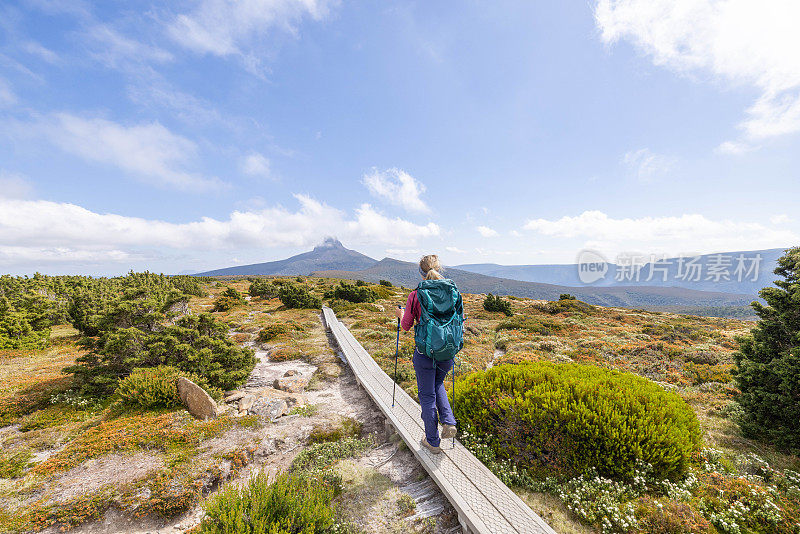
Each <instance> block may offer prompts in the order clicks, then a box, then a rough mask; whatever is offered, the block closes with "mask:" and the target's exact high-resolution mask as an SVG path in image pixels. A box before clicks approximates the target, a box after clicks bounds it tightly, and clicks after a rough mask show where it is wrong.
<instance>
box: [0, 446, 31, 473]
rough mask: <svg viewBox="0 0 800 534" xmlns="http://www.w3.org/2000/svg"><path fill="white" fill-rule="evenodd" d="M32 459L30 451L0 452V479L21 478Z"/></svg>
mask: <svg viewBox="0 0 800 534" xmlns="http://www.w3.org/2000/svg"><path fill="white" fill-rule="evenodd" d="M32 457H33V453H31V450H30V449H16V450H13V451H5V450H4V451H0V478H17V477H21V476H22V474H23V473H24V472H25V469H27V467H28V466H29V465H30V463H31V458H32Z"/></svg>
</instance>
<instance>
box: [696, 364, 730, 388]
mask: <svg viewBox="0 0 800 534" xmlns="http://www.w3.org/2000/svg"><path fill="white" fill-rule="evenodd" d="M732 370H733V366H732V365H725V364H719V365H707V364H702V363H692V362H688V363H687V364H686V374H687V375H688V377H689V379H690V380H691V381H692V384H693V385H700V384H705V383H706V382H723V383H726V382H730V381H731V380H732V379H733V376H732V375H731V371H732Z"/></svg>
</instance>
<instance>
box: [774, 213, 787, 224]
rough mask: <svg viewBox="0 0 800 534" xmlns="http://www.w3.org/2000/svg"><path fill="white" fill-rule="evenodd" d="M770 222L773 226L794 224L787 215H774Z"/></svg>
mask: <svg viewBox="0 0 800 534" xmlns="http://www.w3.org/2000/svg"><path fill="white" fill-rule="evenodd" d="M769 222H771V223H772V224H786V223H789V222H792V219H791V217H789V216H788V215H786V214H785V213H781V214H779V215H773V216H772V217H770V218H769Z"/></svg>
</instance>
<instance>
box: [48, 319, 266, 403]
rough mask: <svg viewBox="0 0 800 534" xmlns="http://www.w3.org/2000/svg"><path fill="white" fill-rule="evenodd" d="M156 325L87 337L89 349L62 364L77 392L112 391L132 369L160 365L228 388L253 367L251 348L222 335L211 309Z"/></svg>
mask: <svg viewBox="0 0 800 534" xmlns="http://www.w3.org/2000/svg"><path fill="white" fill-rule="evenodd" d="M141 313H147V311H146V310H145V311H141ZM134 321H135V322H137V324H140V323H143V322H144V321H142V320H140V319H138V318H135V319H134ZM156 325H157V326H158V329H156V326H149V325H147V324H142V325H141V326H140V327H138V328H136V327H129V328H116V329H111V330H108V331H106V332H104V333H103V335H102V336H101V337H100V338H99V339H97V340H94V341H92V343H91V347H92V351H91V352H89V353H88V354H84V355H82V356H80V357H78V358H77V360H76V363H75V365H71V366H69V367H67V368H65V369H64V371H65V372H67V373H73V374H74V378H75V386H76V389H77V391H78V392H79V393H80V394H81V395H84V396H86V397H102V396H105V395H108V394H110V393H112V392H113V391H114V390H115V389H116V387H117V385H118V381H119V380H120V378H124V377H126V376H128V375H129V374H130V373H131V371H133V369H134V368H136V367H157V366H159V365H170V366H172V367H176V368H178V369H180V370H181V371H183V372H185V373H193V374H195V375H199V376H202V377H203V378H204V379H205V380H206V382H207V384H208V386H209V387H210V388H211V389H212V390H216V389H220V390H229V389H235V388H237V387H239V386H240V385H241V384H243V383H244V382H245V381H246V380H247V378H248V377H249V376H250V372H251V371H252V370H253V367H255V364H256V358H255V354H254V352H253V350H252V349H249V348H243V347H240V346H238V345H237V344H236V343H234V342H233V341H232V340H231V339H230V338H229V337H228V335H227V333H228V327H227V326H226V325H225V324H224V323H222V322H220V321H217V320H216V319H215V318H214V317H213V316H212V315H211V314H208V313H201V314H200V315H187V316H184V317H181V318H180V319H178V320H177V321H175V323H174V324H169V325H159V324H158V323H156ZM150 328H152V330H151V329H150Z"/></svg>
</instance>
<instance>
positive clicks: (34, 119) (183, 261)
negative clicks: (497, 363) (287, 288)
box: [0, 0, 800, 274]
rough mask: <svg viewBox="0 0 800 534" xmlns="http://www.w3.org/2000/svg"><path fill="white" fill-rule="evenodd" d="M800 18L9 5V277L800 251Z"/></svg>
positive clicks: (4, 104)
mask: <svg viewBox="0 0 800 534" xmlns="http://www.w3.org/2000/svg"><path fill="white" fill-rule="evenodd" d="M798 10H799V8H798V7H797V6H796V5H793V2H791V1H788V0H784V1H769V2H759V3H756V2H741V1H736V0H726V1H712V0H693V1H688V0H680V1H672V0H601V1H599V2H560V1H550V2H529V1H493V2H477V1H462V2H448V1H445V2H394V1H386V2H347V1H339V2H337V1H333V0H243V1H241V2H229V1H226V0H196V1H192V2H127V3H119V2H102V3H95V4H92V3H82V2H80V1H76V0H71V1H67V0H28V1H11V2H4V3H3V5H2V6H0V271H2V272H10V273H14V274H24V273H32V272H34V271H36V270H38V271H41V272H50V273H86V274H116V273H120V272H125V271H127V270H129V269H131V268H133V269H144V268H149V269H151V270H155V271H164V272H178V271H182V270H203V269H208V268H215V267H222V266H228V265H233V264H242V263H253V262H258V261H268V260H272V259H278V258H282V257H286V256H287V255H290V254H294V253H297V252H301V251H304V250H307V249H308V248H310V247H311V246H313V245H314V244H315V243H318V242H319V241H321V240H322V238H323V237H324V236H326V235H336V236H338V237H339V238H340V239H341V240H342V241H343V242H344V244H345V245H346V246H348V247H351V248H356V249H358V250H360V251H362V252H364V253H366V254H369V255H371V256H373V257H376V258H381V257H384V256H393V257H398V258H402V259H416V258H417V257H418V256H419V255H420V254H422V253H428V252H438V253H439V254H440V256H441V257H442V258H443V259H444V261H445V263H447V264H451V265H452V264H459V263H471V262H495V263H507V264H508V263H565V262H572V261H573V260H574V259H575V257H576V254H577V253H578V251H580V250H581V249H583V248H592V249H597V250H599V251H601V252H602V253H604V254H606V255H607V256H610V257H613V256H614V255H615V254H618V253H620V252H631V251H636V252H642V253H656V254H660V253H667V254H679V253H695V252H699V253H709V252H719V251H728V250H749V249H759V248H771V247H782V246H791V245H797V244H798V236H800V215H798V210H797V208H798V201H797V199H798V198H800V170H798V169H800V150H798V149H799V148H800V135H798V132H799V131H800V55H799V54H798V53H797V50H798V49H800V37H798V35H797V32H796V31H795V29H794V28H792V25H791V21H792V20H797V17H798V16H800V12H798Z"/></svg>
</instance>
